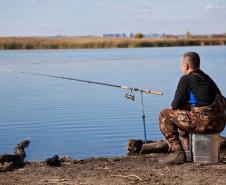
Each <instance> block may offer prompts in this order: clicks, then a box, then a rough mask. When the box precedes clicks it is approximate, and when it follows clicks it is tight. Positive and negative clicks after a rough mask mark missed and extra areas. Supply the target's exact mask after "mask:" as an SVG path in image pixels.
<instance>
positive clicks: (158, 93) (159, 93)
mask: <svg viewBox="0 0 226 185" xmlns="http://www.w3.org/2000/svg"><path fill="white" fill-rule="evenodd" d="M143 92H145V93H149V94H156V95H163V92H158V91H151V90H145V89H143Z"/></svg>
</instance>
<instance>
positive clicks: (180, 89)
mask: <svg viewBox="0 0 226 185" xmlns="http://www.w3.org/2000/svg"><path fill="white" fill-rule="evenodd" d="M187 91H188V79H187V75H184V76H182V77H181V78H180V81H179V83H178V85H177V90H176V92H175V96H174V99H173V101H172V103H171V106H172V109H174V110H175V109H182V108H183V107H184V106H185V105H186V104H187V103H188V95H187Z"/></svg>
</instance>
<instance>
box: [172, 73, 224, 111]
mask: <svg viewBox="0 0 226 185" xmlns="http://www.w3.org/2000/svg"><path fill="white" fill-rule="evenodd" d="M194 73H198V74H199V75H201V76H202V77H203V78H204V79H205V80H204V79H203V78H201V77H200V76H197V75H195V74H194ZM210 85H211V86H212V88H211V87H210ZM217 93H218V94H221V92H220V90H219V88H218V87H217V85H216V84H215V82H214V81H213V80H212V79H211V78H210V77H209V76H208V75H207V74H205V73H204V72H203V71H201V70H197V71H192V72H191V73H189V74H188V75H184V76H182V77H181V78H180V81H179V83H178V86H177V90H176V93H175V96H174V99H173V101H172V104H171V106H172V109H184V107H186V106H187V105H191V106H192V107H202V106H208V105H211V104H212V103H213V102H214V99H215V97H216V94H217Z"/></svg>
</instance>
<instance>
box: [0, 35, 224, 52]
mask: <svg viewBox="0 0 226 185" xmlns="http://www.w3.org/2000/svg"><path fill="white" fill-rule="evenodd" d="M207 45H226V36H221V37H215V36H211V37H195V36H194V37H193V36H192V37H183V38H177V37H169V36H168V37H161V38H103V37H0V49H2V50H4V49H5V50H7V49H76V48H137V47H171V46H207Z"/></svg>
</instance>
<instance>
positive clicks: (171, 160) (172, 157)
mask: <svg viewBox="0 0 226 185" xmlns="http://www.w3.org/2000/svg"><path fill="white" fill-rule="evenodd" d="M170 145H171V152H172V153H171V154H169V155H168V156H167V157H165V158H163V159H160V160H159V163H161V164H166V165H179V164H183V163H184V162H186V155H185V152H184V149H183V147H182V144H181V143H180V142H177V141H174V142H172V143H170Z"/></svg>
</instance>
